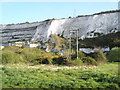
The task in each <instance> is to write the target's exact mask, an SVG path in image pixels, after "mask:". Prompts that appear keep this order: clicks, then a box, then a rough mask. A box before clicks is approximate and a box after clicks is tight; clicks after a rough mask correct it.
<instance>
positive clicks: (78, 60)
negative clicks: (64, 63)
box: [68, 59, 83, 66]
mask: <svg viewBox="0 0 120 90" xmlns="http://www.w3.org/2000/svg"><path fill="white" fill-rule="evenodd" d="M82 64H83V62H82V60H81V59H76V60H71V61H69V62H68V65H69V66H80V65H82Z"/></svg>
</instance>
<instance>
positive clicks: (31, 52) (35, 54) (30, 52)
mask: <svg viewBox="0 0 120 90" xmlns="http://www.w3.org/2000/svg"><path fill="white" fill-rule="evenodd" d="M21 55H22V56H23V58H24V59H25V60H26V61H28V62H34V61H35V59H38V58H40V57H42V56H43V55H44V51H43V50H39V49H37V48H24V49H23V50H22V51H21Z"/></svg>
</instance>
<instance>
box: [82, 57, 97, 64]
mask: <svg viewBox="0 0 120 90" xmlns="http://www.w3.org/2000/svg"><path fill="white" fill-rule="evenodd" d="M82 61H83V63H85V64H87V65H97V62H96V61H95V59H93V58H91V57H83V58H82Z"/></svg>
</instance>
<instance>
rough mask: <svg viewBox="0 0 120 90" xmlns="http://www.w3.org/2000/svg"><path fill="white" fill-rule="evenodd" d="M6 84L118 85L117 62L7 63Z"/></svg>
mask: <svg viewBox="0 0 120 90" xmlns="http://www.w3.org/2000/svg"><path fill="white" fill-rule="evenodd" d="M0 67H1V68H2V71H1V73H2V87H3V88H60V89H63V88H109V89H112V88H116V89H118V88H119V84H120V78H119V77H118V63H107V64H104V65H99V66H74V67H69V66H55V65H44V64H41V65H34V66H32V65H29V64H28V65H27V64H23V63H21V64H6V65H0Z"/></svg>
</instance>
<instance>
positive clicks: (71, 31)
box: [69, 29, 79, 60]
mask: <svg viewBox="0 0 120 90" xmlns="http://www.w3.org/2000/svg"><path fill="white" fill-rule="evenodd" d="M78 31H79V29H78V30H70V31H69V56H70V57H69V58H70V60H71V47H72V46H71V33H73V32H76V54H77V57H76V58H77V59H78Z"/></svg>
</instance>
